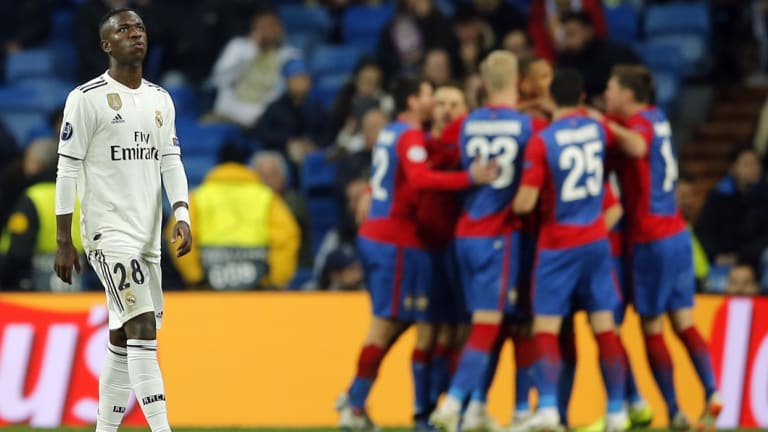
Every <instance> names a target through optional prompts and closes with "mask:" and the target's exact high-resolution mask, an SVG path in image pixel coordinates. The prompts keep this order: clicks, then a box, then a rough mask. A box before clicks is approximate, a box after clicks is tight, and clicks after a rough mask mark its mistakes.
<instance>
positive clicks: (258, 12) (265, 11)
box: [251, 6, 280, 22]
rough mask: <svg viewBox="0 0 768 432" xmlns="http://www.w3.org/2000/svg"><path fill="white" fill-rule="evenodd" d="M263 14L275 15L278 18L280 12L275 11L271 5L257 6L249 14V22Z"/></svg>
mask: <svg viewBox="0 0 768 432" xmlns="http://www.w3.org/2000/svg"><path fill="white" fill-rule="evenodd" d="M264 16H274V17H277V18H278V19H279V18H280V14H279V13H278V12H277V9H275V8H274V7H272V6H263V7H259V8H257V9H256V10H255V11H254V12H253V15H252V16H251V22H254V21H256V20H257V19H259V18H261V17H264Z"/></svg>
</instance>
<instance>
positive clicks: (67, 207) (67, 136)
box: [54, 89, 96, 284]
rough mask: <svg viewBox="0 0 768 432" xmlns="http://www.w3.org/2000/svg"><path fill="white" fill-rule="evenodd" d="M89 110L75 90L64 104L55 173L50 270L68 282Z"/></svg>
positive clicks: (74, 257)
mask: <svg viewBox="0 0 768 432" xmlns="http://www.w3.org/2000/svg"><path fill="white" fill-rule="evenodd" d="M95 119H96V115H95V113H94V111H93V107H92V106H90V103H89V102H88V100H87V99H86V98H85V96H84V94H83V93H82V92H81V91H80V90H78V89H75V90H72V92H70V93H69V96H67V102H66V104H65V105H64V118H63V120H62V127H61V136H60V137H59V163H58V167H57V172H56V258H55V260H54V270H55V271H56V275H58V277H59V278H60V279H61V280H62V281H64V282H66V283H68V284H71V283H72V267H73V266H74V267H75V270H76V271H77V272H78V273H79V272H80V260H79V259H78V254H77V250H76V249H75V246H74V244H73V243H72V214H73V213H74V211H75V195H76V189H77V187H76V183H77V177H78V176H79V175H80V171H81V169H82V167H83V160H84V159H85V156H86V155H87V153H88V146H89V145H90V143H91V138H92V137H93V130H94V129H95V126H96V121H95Z"/></svg>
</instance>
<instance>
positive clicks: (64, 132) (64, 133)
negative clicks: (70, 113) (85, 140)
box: [61, 122, 74, 141]
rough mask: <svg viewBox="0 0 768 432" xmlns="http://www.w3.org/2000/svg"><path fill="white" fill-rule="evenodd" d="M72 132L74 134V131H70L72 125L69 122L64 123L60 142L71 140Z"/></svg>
mask: <svg viewBox="0 0 768 432" xmlns="http://www.w3.org/2000/svg"><path fill="white" fill-rule="evenodd" d="M72 132H74V130H73V129H72V123H70V122H66V123H64V126H63V127H62V128H61V140H62V141H67V140H69V139H70V138H72Z"/></svg>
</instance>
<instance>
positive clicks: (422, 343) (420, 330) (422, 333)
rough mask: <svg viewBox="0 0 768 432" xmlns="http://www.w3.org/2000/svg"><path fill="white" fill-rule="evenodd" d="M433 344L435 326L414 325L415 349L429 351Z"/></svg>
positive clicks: (428, 324)
mask: <svg viewBox="0 0 768 432" xmlns="http://www.w3.org/2000/svg"><path fill="white" fill-rule="evenodd" d="M434 342H435V326H434V324H430V323H417V324H416V343H415V346H416V349H426V350H428V349H430V348H431V347H432V345H433V344H434Z"/></svg>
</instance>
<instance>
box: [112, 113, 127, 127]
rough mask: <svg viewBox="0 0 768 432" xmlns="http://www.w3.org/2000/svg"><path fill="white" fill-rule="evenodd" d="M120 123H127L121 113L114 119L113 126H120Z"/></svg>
mask: <svg viewBox="0 0 768 432" xmlns="http://www.w3.org/2000/svg"><path fill="white" fill-rule="evenodd" d="M118 123H125V120H123V116H121V115H120V113H117V115H116V116H115V118H113V119H112V124H118Z"/></svg>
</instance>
